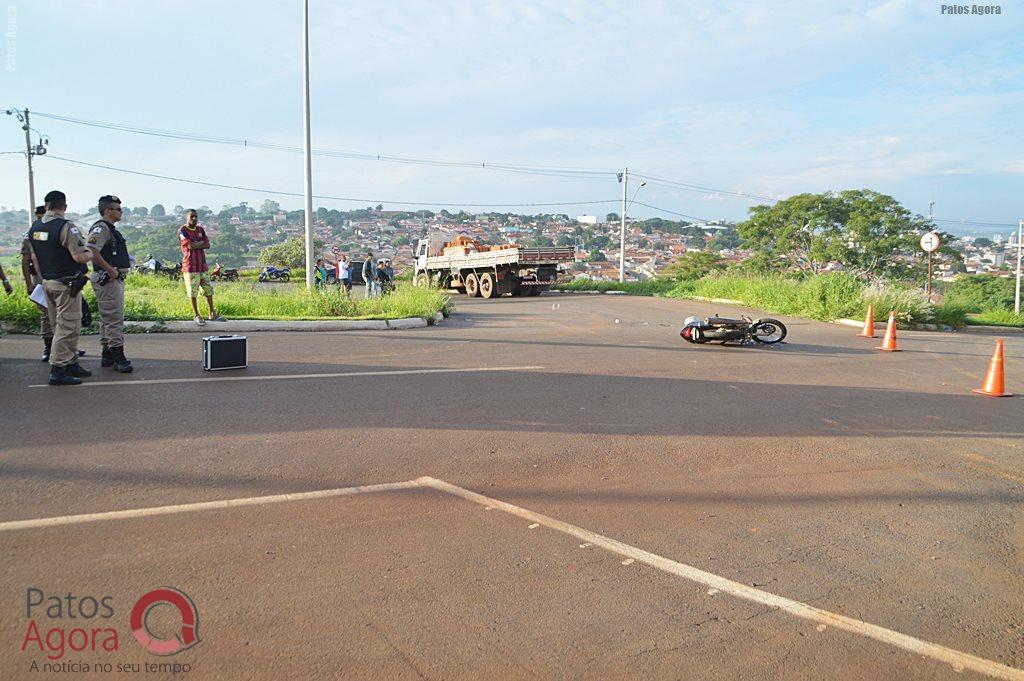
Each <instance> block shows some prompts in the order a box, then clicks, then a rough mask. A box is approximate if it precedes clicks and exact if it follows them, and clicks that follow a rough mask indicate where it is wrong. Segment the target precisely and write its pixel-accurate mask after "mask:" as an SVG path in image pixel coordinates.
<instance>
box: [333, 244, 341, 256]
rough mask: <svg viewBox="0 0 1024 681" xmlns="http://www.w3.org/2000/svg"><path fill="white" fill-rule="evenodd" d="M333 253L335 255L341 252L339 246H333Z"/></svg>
mask: <svg viewBox="0 0 1024 681" xmlns="http://www.w3.org/2000/svg"><path fill="white" fill-rule="evenodd" d="M331 253H334V254H335V255H337V254H338V253H341V249H340V248H338V247H337V246H334V247H332V248H331Z"/></svg>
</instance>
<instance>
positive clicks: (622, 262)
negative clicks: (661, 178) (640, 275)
mask: <svg viewBox="0 0 1024 681" xmlns="http://www.w3.org/2000/svg"><path fill="white" fill-rule="evenodd" d="M628 185H629V167H628V166H627V167H625V168H623V169H622V215H621V216H620V217H621V220H622V223H621V225H620V227H619V282H624V281H626V188H627V186H628Z"/></svg>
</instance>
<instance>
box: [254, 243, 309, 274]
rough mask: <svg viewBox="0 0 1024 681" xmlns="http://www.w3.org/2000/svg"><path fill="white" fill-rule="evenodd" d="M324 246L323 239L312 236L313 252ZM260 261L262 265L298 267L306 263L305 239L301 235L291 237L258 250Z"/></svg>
mask: <svg viewBox="0 0 1024 681" xmlns="http://www.w3.org/2000/svg"><path fill="white" fill-rule="evenodd" d="M323 248H324V240H323V239H321V238H320V237H313V253H314V254H315V253H319V252H320V251H322V250H323ZM259 257H260V262H261V263H263V264H264V265H274V266H279V267H292V268H296V269H297V268H300V267H305V265H306V241H305V239H303V238H301V237H293V238H291V239H288V240H287V241H285V242H284V243H282V244H276V245H274V246H269V247H267V248H264V249H263V250H262V251H260V256H259Z"/></svg>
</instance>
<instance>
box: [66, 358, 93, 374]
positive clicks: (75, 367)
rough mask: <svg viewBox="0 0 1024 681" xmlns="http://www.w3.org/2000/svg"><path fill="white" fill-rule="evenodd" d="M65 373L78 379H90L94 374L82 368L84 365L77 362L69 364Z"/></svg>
mask: <svg viewBox="0 0 1024 681" xmlns="http://www.w3.org/2000/svg"><path fill="white" fill-rule="evenodd" d="M64 372H65V373H66V374H67V375H68V376H74V377H76V378H89V377H90V376H92V372H91V371H89V370H88V369H84V368H82V365H81V364H79V363H78V362H77V361H76V362H75V363H74V364H69V365H67V366H66V367H64Z"/></svg>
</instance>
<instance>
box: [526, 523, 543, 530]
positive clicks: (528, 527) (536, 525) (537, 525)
mask: <svg viewBox="0 0 1024 681" xmlns="http://www.w3.org/2000/svg"><path fill="white" fill-rule="evenodd" d="M535 527H540V523H534V524H533V525H528V526H527V529H530V530H532V529H533V528H535Z"/></svg>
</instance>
